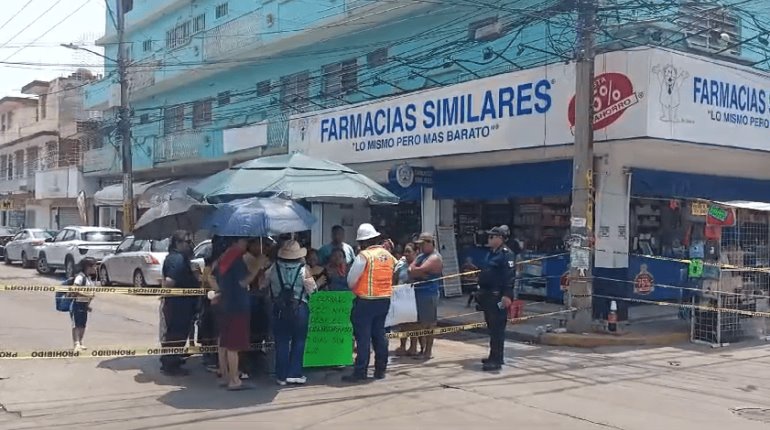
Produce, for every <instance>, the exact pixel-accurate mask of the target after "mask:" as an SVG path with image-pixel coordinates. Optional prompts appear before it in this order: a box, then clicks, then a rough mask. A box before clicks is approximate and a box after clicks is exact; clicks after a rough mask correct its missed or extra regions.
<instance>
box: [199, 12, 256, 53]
mask: <svg viewBox="0 0 770 430" xmlns="http://www.w3.org/2000/svg"><path fill="white" fill-rule="evenodd" d="M262 21H263V20H262V19H260V17H259V15H258V14H257V13H256V12H251V13H247V14H245V15H243V16H241V17H238V18H236V19H234V20H231V21H228V22H226V23H224V24H222V25H220V26H217V27H215V28H212V29H211V30H208V31H207V32H206V37H205V39H204V40H203V57H204V59H206V60H214V59H221V58H223V57H229V56H232V55H234V54H237V53H238V51H241V50H243V49H245V48H248V47H256V44H257V43H258V42H260V41H261V40H262V36H261V33H262V32H263V31H264V29H261V23H262Z"/></svg>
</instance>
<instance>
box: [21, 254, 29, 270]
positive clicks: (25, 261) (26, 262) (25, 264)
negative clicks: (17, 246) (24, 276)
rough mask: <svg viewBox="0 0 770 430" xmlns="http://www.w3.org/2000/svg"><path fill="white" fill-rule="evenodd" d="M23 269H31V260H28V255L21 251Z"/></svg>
mask: <svg viewBox="0 0 770 430" xmlns="http://www.w3.org/2000/svg"><path fill="white" fill-rule="evenodd" d="M21 267H23V268H25V269H29V268H30V267H31V265H30V264H29V258H27V253H26V252H24V251H21Z"/></svg>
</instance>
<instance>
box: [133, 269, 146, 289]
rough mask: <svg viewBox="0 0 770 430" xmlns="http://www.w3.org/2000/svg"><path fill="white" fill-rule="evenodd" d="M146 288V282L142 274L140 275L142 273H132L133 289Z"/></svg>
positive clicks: (139, 271) (136, 271)
mask: <svg viewBox="0 0 770 430" xmlns="http://www.w3.org/2000/svg"><path fill="white" fill-rule="evenodd" d="M145 287H147V282H146V281H145V280H144V274H142V271H141V270H139V269H136V270H135V271H134V288H145Z"/></svg>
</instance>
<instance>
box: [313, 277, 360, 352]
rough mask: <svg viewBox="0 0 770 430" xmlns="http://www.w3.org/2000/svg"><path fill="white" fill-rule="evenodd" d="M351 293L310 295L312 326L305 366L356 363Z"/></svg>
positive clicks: (331, 292)
mask: <svg viewBox="0 0 770 430" xmlns="http://www.w3.org/2000/svg"><path fill="white" fill-rule="evenodd" d="M354 297H355V296H354V295H353V293H351V292H349V291H319V292H317V293H315V294H313V295H312V296H310V326H309V328H308V336H307V343H306V344H305V357H304V360H303V365H304V366H305V367H324V366H349V365H351V364H353V324H351V322H350V310H351V308H352V307H353V298H354Z"/></svg>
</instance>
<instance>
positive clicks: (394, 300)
mask: <svg viewBox="0 0 770 430" xmlns="http://www.w3.org/2000/svg"><path fill="white" fill-rule="evenodd" d="M416 321H417V299H415V297H414V288H412V286H411V285H396V286H394V287H393V293H392V294H391V296H390V309H389V310H388V316H387V317H386V318H385V327H393V326H396V325H398V324H406V323H413V322H416Z"/></svg>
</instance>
